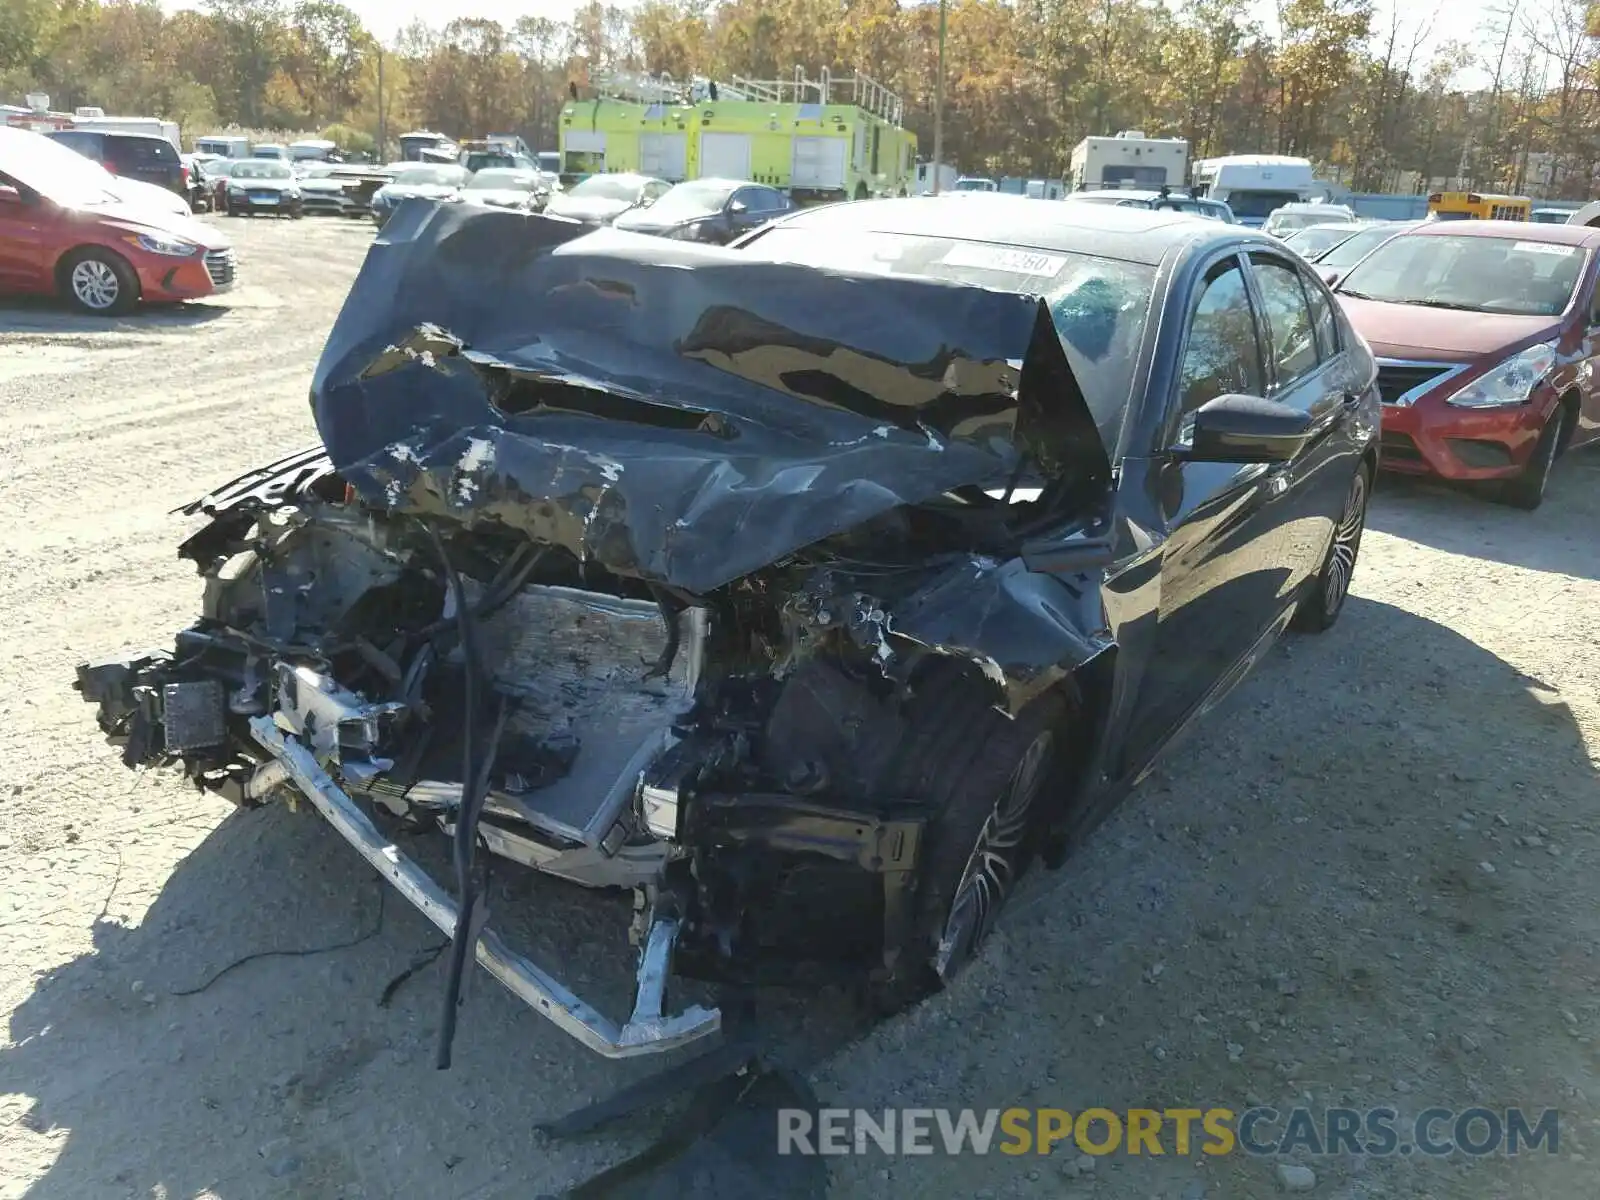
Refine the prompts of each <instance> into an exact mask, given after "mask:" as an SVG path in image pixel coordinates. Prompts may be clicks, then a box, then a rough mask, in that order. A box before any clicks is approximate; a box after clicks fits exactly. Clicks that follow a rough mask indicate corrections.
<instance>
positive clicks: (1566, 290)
mask: <svg viewBox="0 0 1600 1200" xmlns="http://www.w3.org/2000/svg"><path fill="white" fill-rule="evenodd" d="M1583 260H1584V250H1583V248H1582V247H1581V246H1565V245H1561V244H1559V243H1553V242H1541V241H1524V240H1519V239H1517V238H1515V237H1476V236H1469V235H1462V234H1441V235H1438V236H1433V235H1430V234H1426V233H1416V234H1410V235H1401V236H1400V237H1396V238H1393V239H1392V240H1390V241H1389V242H1387V243H1385V244H1384V245H1382V246H1380V247H1378V249H1376V250H1374V251H1373V252H1372V255H1371V257H1369V258H1367V259H1366V260H1364V261H1363V262H1361V263H1360V264H1358V265H1357V266H1356V267H1355V268H1354V269H1353V270H1352V271H1351V272H1350V274H1348V275H1346V276H1345V278H1344V281H1343V282H1342V283H1340V285H1339V291H1340V292H1341V293H1343V294H1345V295H1350V296H1356V297H1358V298H1360V299H1365V300H1386V301H1389V302H1390V303H1393V304H1417V305H1422V306H1425V307H1429V308H1456V309H1463V310H1465V311H1468V312H1501V313H1518V314H1524V315H1528V316H1548V317H1554V316H1558V315H1559V314H1561V313H1563V312H1565V311H1566V308H1567V305H1568V303H1569V302H1570V301H1571V300H1572V293H1573V289H1574V288H1576V286H1577V283H1578V279H1579V277H1580V276H1581V275H1582V273H1583Z"/></svg>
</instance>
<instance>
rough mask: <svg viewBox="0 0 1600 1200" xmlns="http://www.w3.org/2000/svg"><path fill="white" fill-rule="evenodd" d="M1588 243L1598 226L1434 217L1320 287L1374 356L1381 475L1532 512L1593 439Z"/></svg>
mask: <svg viewBox="0 0 1600 1200" xmlns="http://www.w3.org/2000/svg"><path fill="white" fill-rule="evenodd" d="M1597 250H1600V229H1588V228H1584V227H1582V226H1573V225H1536V224H1527V223H1524V222H1518V221H1481V222H1480V221H1473V222H1465V221H1462V222H1456V221H1451V222H1437V223H1428V224H1424V225H1419V226H1417V227H1416V228H1415V229H1412V230H1410V231H1409V232H1406V233H1402V234H1400V235H1399V236H1397V237H1395V238H1393V239H1392V240H1390V241H1388V242H1385V243H1384V244H1383V245H1382V246H1380V247H1379V248H1378V249H1376V250H1374V251H1373V252H1372V253H1371V254H1370V255H1369V256H1368V257H1367V258H1365V259H1363V260H1362V261H1361V262H1359V263H1357V264H1356V265H1355V266H1354V267H1352V268H1351V269H1350V272H1349V273H1348V274H1347V275H1346V276H1345V277H1344V278H1343V279H1342V280H1341V281H1340V282H1339V285H1338V287H1337V288H1335V289H1334V294H1335V295H1337V296H1338V297H1339V302H1340V304H1342V305H1343V307H1344V310H1345V312H1346V313H1348V314H1349V317H1350V323H1351V324H1352V325H1354V326H1355V327H1356V329H1357V330H1358V331H1359V332H1360V333H1361V335H1362V336H1363V337H1365V338H1366V340H1367V342H1368V343H1369V344H1370V345H1371V346H1372V349H1373V353H1374V354H1375V355H1376V356H1377V359H1378V387H1379V390H1380V391H1381V392H1382V394H1383V444H1382V459H1383V466H1384V468H1385V469H1387V470H1391V471H1399V472H1404V473H1406V474H1411V475H1433V476H1437V477H1440V478H1443V479H1453V480H1464V481H1483V482H1492V483H1493V484H1494V489H1495V491H1496V493H1497V494H1498V496H1499V498H1500V499H1502V500H1504V501H1505V502H1506V503H1509V504H1513V505H1516V506H1517V507H1519V508H1528V509H1532V508H1537V507H1538V506H1539V504H1540V503H1541V502H1542V501H1543V499H1544V495H1545V487H1546V485H1547V483H1548V482H1549V478H1550V471H1551V468H1552V467H1554V465H1555V462H1556V459H1557V458H1559V457H1560V456H1561V455H1562V454H1563V453H1564V452H1565V451H1566V450H1568V449H1570V448H1571V447H1574V446H1579V445H1582V444H1584V443H1586V442H1593V441H1595V440H1596V439H1600V378H1597V375H1596V370H1595V367H1596V359H1600V303H1597V296H1596V290H1595V277H1596V271H1597V267H1600V264H1597V257H1600V256H1597V253H1596V251H1597Z"/></svg>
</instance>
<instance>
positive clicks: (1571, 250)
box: [1511, 242, 1582, 258]
mask: <svg viewBox="0 0 1600 1200" xmlns="http://www.w3.org/2000/svg"><path fill="white" fill-rule="evenodd" d="M1511 248H1512V249H1513V250H1525V251H1527V252H1528V253H1529V254H1553V255H1555V256H1556V257H1557V258H1566V257H1567V256H1568V255H1569V254H1577V253H1578V252H1579V250H1580V249H1582V247H1580V246H1552V245H1551V244H1550V243H1549V242H1516V243H1515V244H1513V245H1512V247H1511Z"/></svg>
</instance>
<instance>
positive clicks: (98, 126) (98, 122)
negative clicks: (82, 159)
mask: <svg viewBox="0 0 1600 1200" xmlns="http://www.w3.org/2000/svg"><path fill="white" fill-rule="evenodd" d="M72 128H74V129H87V130H90V131H92V132H95V133H148V134H152V135H154V136H155V137H160V138H166V139H167V141H169V142H171V143H172V148H173V149H174V150H179V151H181V150H182V149H183V143H182V141H181V140H180V139H179V132H178V123H177V122H176V121H163V120H161V119H160V118H159V117H108V116H106V115H105V113H104V112H103V111H102V110H100V109H98V108H80V109H78V110H77V111H76V112H74V113H73V114H72Z"/></svg>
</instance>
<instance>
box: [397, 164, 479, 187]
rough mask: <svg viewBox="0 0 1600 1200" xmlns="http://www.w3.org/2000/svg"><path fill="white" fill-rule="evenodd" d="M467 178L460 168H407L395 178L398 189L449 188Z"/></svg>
mask: <svg viewBox="0 0 1600 1200" xmlns="http://www.w3.org/2000/svg"><path fill="white" fill-rule="evenodd" d="M465 177H466V172H465V171H463V170H462V169H461V168H460V167H407V168H406V169H405V170H403V171H400V172H399V173H397V174H396V175H395V177H394V182H395V186H396V187H449V186H451V185H452V184H459V183H460V182H461V181H462V179H464V178H465Z"/></svg>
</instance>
